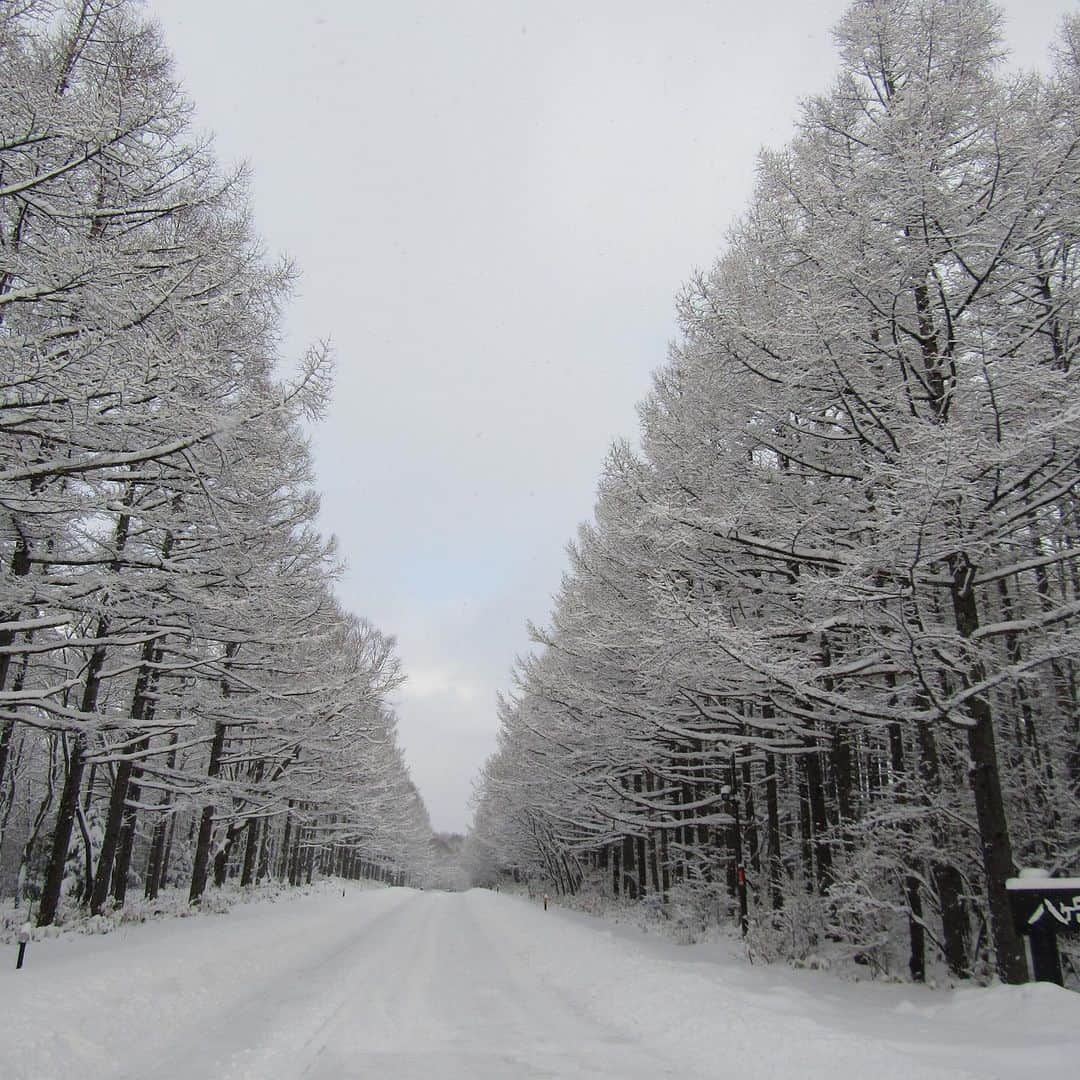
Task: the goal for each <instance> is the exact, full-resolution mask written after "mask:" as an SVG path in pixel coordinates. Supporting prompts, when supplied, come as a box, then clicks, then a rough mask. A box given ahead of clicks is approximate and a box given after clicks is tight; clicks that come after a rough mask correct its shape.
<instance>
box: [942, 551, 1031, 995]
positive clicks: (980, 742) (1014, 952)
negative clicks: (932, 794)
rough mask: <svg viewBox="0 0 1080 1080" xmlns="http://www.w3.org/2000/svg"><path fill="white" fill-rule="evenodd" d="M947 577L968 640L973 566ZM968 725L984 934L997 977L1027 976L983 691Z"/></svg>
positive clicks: (963, 564)
mask: <svg viewBox="0 0 1080 1080" xmlns="http://www.w3.org/2000/svg"><path fill="white" fill-rule="evenodd" d="M952 571H953V575H952V577H953V580H952V587H951V589H950V594H951V596H952V602H953V614H954V616H955V619H956V628H957V630H958V631H959V632H960V635H961V637H963V638H964V639H965V640H970V639H971V637H972V635H973V634H974V633H975V631H976V630H978V628H979V614H978V609H977V607H976V603H975V592H974V589H973V588H972V584H971V582H972V579H973V578H974V567H972V566H971V565H970V563H969V562H968V561H967V559H966V558H964V559H955V560H953V566H952ZM982 678H983V669H982V664H981V663H979V662H978V661H977V660H976V661H975V662H974V663H973V664H972V668H971V671H970V673H966V674H965V680H970V681H971V682H972V683H975V684H978V683H979V682H981V681H982ZM967 711H968V715H969V717H970V718H971V721H972V726H971V727H969V728H968V733H967V734H968V751H969V753H970V754H971V787H972V791H973V793H974V795H975V813H976V816H977V818H978V822H979V839H980V842H981V847H982V861H983V875H984V877H985V879H986V894H987V902H988V906H989V909H990V934H991V937H992V938H993V942H994V955H995V958H996V962H997V973H998V977H999V978H1000V979H1001V981H1002V982H1004V983H1022V982H1025V981H1026V980H1027V974H1028V973H1027V959H1026V957H1025V955H1024V947H1023V944H1022V943H1021V941H1020V937H1019V935H1018V934H1017V933H1016V928H1015V926H1014V925H1013V920H1012V912H1011V909H1010V905H1009V896H1008V893H1007V892H1006V891H1005V882H1006V880H1007V879H1008V878H1010V877H1012V876H1013V875H1014V874H1015V872H1016V867H1015V865H1014V863H1013V855H1012V842H1011V840H1010V838H1009V823H1008V819H1007V818H1006V815H1005V800H1004V798H1003V797H1002V792H1001V775H1000V773H999V771H998V763H997V748H996V746H995V744H994V720H993V714H992V712H991V710H990V703H989V700H988V699H987V698H986V697H985V696H984V695H983V694H977V695H972V696H971V697H969V698H968V701H967Z"/></svg>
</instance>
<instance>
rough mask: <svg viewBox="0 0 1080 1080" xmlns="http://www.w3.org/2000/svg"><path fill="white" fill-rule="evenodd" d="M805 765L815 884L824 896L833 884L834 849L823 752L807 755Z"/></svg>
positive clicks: (819, 892)
mask: <svg viewBox="0 0 1080 1080" xmlns="http://www.w3.org/2000/svg"><path fill="white" fill-rule="evenodd" d="M803 765H804V767H805V769H806V793H807V800H808V801H809V803H810V817H811V822H812V824H813V830H814V884H815V886H816V887H817V891H818V895H820V896H824V895H825V894H826V893H827V892H828V891H829V886H830V885H831V884H832V848H831V847H830V846H829V841H828V839H827V837H826V833H827V832H828V829H829V818H828V812H827V810H826V807H825V787H824V784H823V781H822V775H821V772H822V770H821V752H820V751H819V750H817V749H815V750H814V752H813V753H810V754H805V755H804V756H803Z"/></svg>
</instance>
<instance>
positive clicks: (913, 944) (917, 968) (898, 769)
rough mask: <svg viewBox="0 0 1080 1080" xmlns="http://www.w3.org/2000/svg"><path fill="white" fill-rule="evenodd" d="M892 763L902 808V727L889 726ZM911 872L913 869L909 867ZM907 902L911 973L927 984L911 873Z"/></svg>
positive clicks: (908, 829)
mask: <svg viewBox="0 0 1080 1080" xmlns="http://www.w3.org/2000/svg"><path fill="white" fill-rule="evenodd" d="M889 760H890V764H891V766H892V772H893V775H894V776H895V777H896V781H897V785H898V786H899V788H900V792H899V795H898V801H899V802H900V803H901V805H902V804H903V803H904V802H905V801H908V800H909V798H910V795H909V793H908V792H907V791H906V788H907V765H906V761H905V758H904V736H903V732H902V730H901V728H900V725H899V724H895V723H894V724H890V725H889ZM900 831H901V832H902V833H903V834H904V835H905V836H910V835H911V833H912V831H913V830H912V823H911V822H910V821H904V822H903V823H902V824H901V826H900ZM908 869H910V867H909V868H908ZM903 888H904V902H905V904H906V905H907V910H908V946H909V949H908V971H910V972H911V978H912V981H913V982H917V983H921V982H925V981H926V931H925V929H924V928H923V923H922V917H923V907H922V893H921V891H920V889H921V886H920V884H919V879H918V877H916V876H915V875H914V874H912V873H908V872H905V874H904V882H903Z"/></svg>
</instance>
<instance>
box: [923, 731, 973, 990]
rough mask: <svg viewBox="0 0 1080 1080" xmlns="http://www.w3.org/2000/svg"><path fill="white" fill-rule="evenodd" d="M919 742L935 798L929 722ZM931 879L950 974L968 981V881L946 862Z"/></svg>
mask: <svg viewBox="0 0 1080 1080" xmlns="http://www.w3.org/2000/svg"><path fill="white" fill-rule="evenodd" d="M915 730H916V734H917V737H918V741H919V773H920V775H921V777H922V779H923V782H924V783H925V785H926V787H927V789H928V791H929V792H930V793H931V794H934V793H939V792H940V790H941V764H940V761H939V758H938V750H937V740H936V739H935V738H934V733H933V731H932V730H931V728H930V724H929V723H928V722H927V721H926V720H919V721H917V722H916V725H915ZM927 805H928V807H929V809H930V835H931V839H932V840H933V842H934V848H935V850H937V851H941V852H945V851H948V850H949V848H950V844H949V837H948V833H947V832H946V831H945V829H943V828H942V825H941V821H940V819H939V815H938V814H936V813H934V812H933V807H932V805H931V804H930V803H929V802H928V803H927ZM930 877H931V879H932V880H933V882H934V888H935V889H936V890H937V894H938V900H939V901H940V903H941V930H942V939H943V942H942V943H943V946H944V949H945V961H946V963H947V964H948V965H949V971H951V972H952V974H953V975H955V976H956V977H957V978H958V979H965V978H967V976H968V975H969V974H970V961H969V958H968V936H969V934H970V932H971V923H970V920H969V918H968V909H967V902H966V901H965V899H964V879H963V877H962V875H961V874H960V871H959V870H958V869H957V868H956V867H955V866H953V865H952V864H951V863H948V862H945V861H944V860H942V859H932V860H931V863H930Z"/></svg>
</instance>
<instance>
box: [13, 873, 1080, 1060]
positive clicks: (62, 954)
mask: <svg viewBox="0 0 1080 1080" xmlns="http://www.w3.org/2000/svg"><path fill="white" fill-rule="evenodd" d="M14 951H15V950H14V948H13V947H8V948H5V949H4V950H3V953H4V967H3V970H2V972H0V1018H2V1019H0V1076H2V1077H4V1078H5V1080H21V1078H24V1077H25V1078H31V1077H32V1078H34V1080H42V1078H49V1077H67V1076H79V1077H83V1078H92V1077H126V1078H132V1080H135V1078H139V1080H142V1078H145V1077H154V1078H155V1080H168V1078H174V1077H185V1078H186V1077H192V1078H200V1080H202V1078H218V1077H220V1078H227V1080H247V1078H250V1080H256V1078H258V1080H276V1078H286V1077H308V1078H315V1080H320V1078H321V1080H330V1078H334V1080H340V1078H347V1077H365V1078H382V1077H386V1078H392V1080H399V1078H400V1080H408V1078H413V1077H424V1078H429V1077H438V1078H440V1080H443V1078H448V1080H453V1078H455V1077H462V1078H469V1080H484V1078H496V1077H497V1078H500V1080H514V1078H518V1077H522V1078H530V1077H582V1078H584V1077H590V1078H594V1077H595V1078H604V1077H619V1078H620V1080H633V1078H637V1077H641V1078H646V1077H647V1078H649V1080H660V1078H663V1077H679V1078H681V1080H695V1078H704V1077H731V1078H733V1080H734V1078H739V1080H758V1078H763V1077H784V1078H794V1080H801V1078H807V1080H809V1078H814V1077H828V1078H829V1080H849V1078H850V1080H854V1078H859V1080H865V1078H870V1080H893V1078H895V1080H930V1078H941V1080H945V1078H949V1080H957V1078H959V1077H980V1078H981V1080H987V1078H1002V1080H1011V1078H1017V1080H1019V1078H1021V1077H1024V1078H1027V1077H1031V1076H1039V1077H1040V1080H1053V1078H1056V1077H1061V1078H1065V1077H1068V1078H1070V1080H1071V1078H1074V1077H1076V1076H1077V1075H1080V995H1078V994H1073V993H1070V992H1068V991H1065V990H1060V989H1059V988H1057V987H1054V986H1049V985H1045V984H1041V985H1035V986H1025V987H1004V986H998V987H994V988H991V989H988V990H980V989H965V990H961V991H956V992H949V993H942V992H935V991H932V990H928V989H925V988H921V987H910V986H896V985H879V984H874V983H869V982H867V983H858V984H855V983H849V982H843V981H841V980H839V979H837V978H835V977H834V976H831V975H829V974H827V973H822V972H809V971H792V970H789V969H786V968H783V967H779V966H771V967H761V966H755V967H751V966H748V965H747V964H746V961H745V960H744V959H742V958H741V957H739V956H737V955H734V951H735V950H734V948H733V947H732V946H725V945H720V946H717V945H712V946H679V945H674V944H670V943H668V942H666V941H662V940H659V939H656V938H652V937H648V936H645V935H642V934H641V933H640V932H638V931H635V930H631V929H628V928H625V927H617V926H614V925H612V924H610V923H607V922H604V921H602V920H600V919H597V918H594V917H591V916H587V915H581V914H578V913H574V912H568V911H563V910H560V909H558V908H556V907H553V908H552V909H551V910H549V911H547V912H544V911H543V910H542V908H541V907H540V905H539V904H537V903H532V902H530V901H528V900H527V899H525V898H523V897H517V896H508V895H505V894H495V893H490V892H485V891H479V890H474V891H472V892H468V893H432V892H415V891H412V890H409V889H380V890H374V891H373V890H358V889H353V888H349V889H347V895H346V896H344V897H343V896H342V895H341V892H340V889H338V890H335V889H332V888H325V889H324V890H323V891H322V892H317V893H315V894H312V895H307V896H297V897H290V898H288V899H285V900H279V901H277V902H274V903H271V902H265V901H263V902H255V903H251V904H248V905H245V906H242V907H237V908H234V909H233V910H232V912H231V913H230V914H229V915H227V916H217V917H214V916H205V917H199V918H192V919H174V920H167V921H158V922H153V923H147V924H143V925H135V926H130V927H125V928H123V929H121V930H119V931H117V932H116V933H113V934H109V935H106V936H98V937H66V938H56V939H49V940H46V941H41V942H34V943H32V944H31V945H30V947H29V954H28V958H27V966H26V967H25V968H24V969H23V970H22V971H15V970H14V959H15V957H14Z"/></svg>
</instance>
